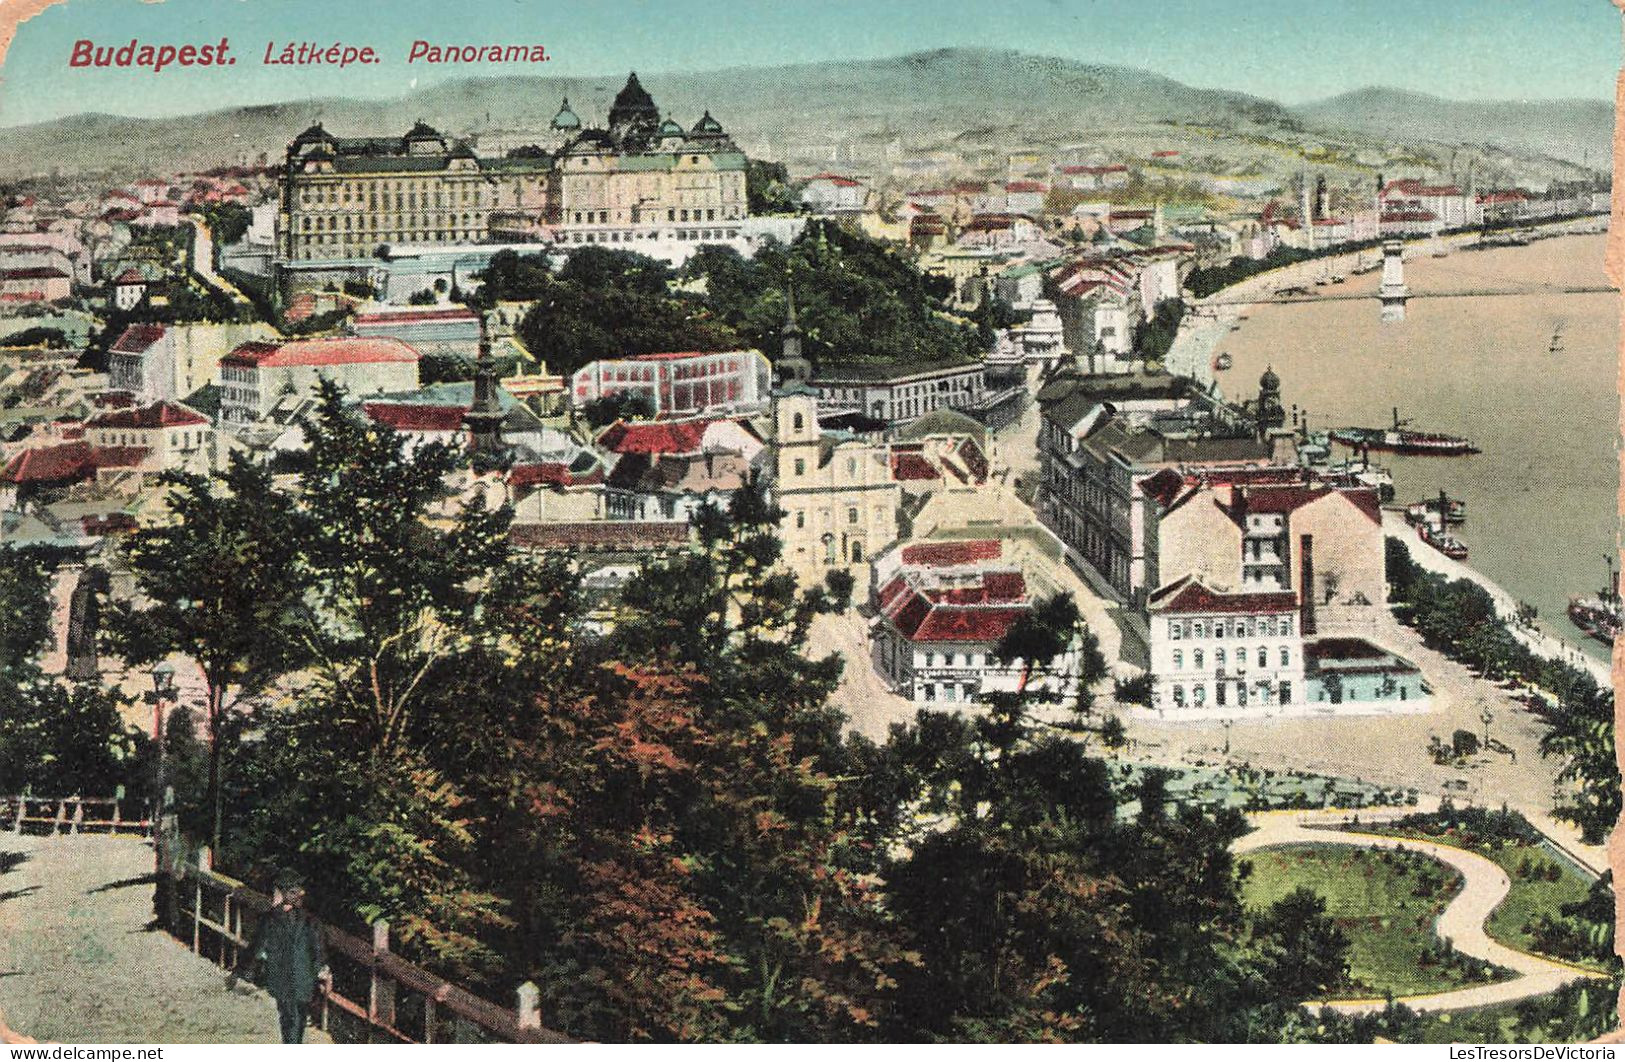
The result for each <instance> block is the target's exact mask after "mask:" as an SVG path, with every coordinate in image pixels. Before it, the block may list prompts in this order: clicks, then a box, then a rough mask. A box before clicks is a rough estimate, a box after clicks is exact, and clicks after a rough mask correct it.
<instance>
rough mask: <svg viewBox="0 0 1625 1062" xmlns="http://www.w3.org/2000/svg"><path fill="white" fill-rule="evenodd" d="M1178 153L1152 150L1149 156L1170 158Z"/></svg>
mask: <svg viewBox="0 0 1625 1062" xmlns="http://www.w3.org/2000/svg"><path fill="white" fill-rule="evenodd" d="M1178 154H1179V152H1177V151H1153V152H1152V153H1151V157H1152V158H1154V159H1171V158H1173V157H1175V156H1176V155H1178Z"/></svg>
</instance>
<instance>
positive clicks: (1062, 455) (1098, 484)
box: [1036, 373, 1297, 602]
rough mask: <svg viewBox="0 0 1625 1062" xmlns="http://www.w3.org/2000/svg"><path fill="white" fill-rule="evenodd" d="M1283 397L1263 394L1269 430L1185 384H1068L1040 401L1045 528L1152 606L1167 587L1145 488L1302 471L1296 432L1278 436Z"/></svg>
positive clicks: (1155, 380) (1065, 380) (1063, 380)
mask: <svg viewBox="0 0 1625 1062" xmlns="http://www.w3.org/2000/svg"><path fill="white" fill-rule="evenodd" d="M1271 375H1273V374H1271ZM1275 387H1276V389H1275V390H1270V389H1268V388H1265V389H1263V390H1261V394H1260V400H1259V404H1260V406H1261V407H1264V408H1266V409H1267V410H1268V414H1267V416H1266V417H1265V418H1263V425H1262V427H1260V426H1259V424H1258V423H1256V422H1255V418H1250V417H1249V415H1247V414H1245V413H1243V412H1242V411H1239V410H1237V409H1235V408H1234V407H1230V406H1227V405H1225V404H1223V403H1220V402H1217V401H1216V400H1215V399H1213V398H1212V396H1210V395H1208V394H1207V393H1206V392H1204V391H1203V390H1202V389H1201V388H1200V386H1198V385H1197V384H1196V383H1195V382H1194V381H1192V380H1189V379H1186V378H1184V377H1176V376H1169V375H1166V374H1158V375H1149V376H1140V375H1135V376H1107V377H1093V378H1080V377H1078V376H1077V375H1075V374H1073V373H1064V374H1062V375H1060V376H1058V377H1057V378H1056V379H1055V380H1053V381H1052V382H1051V383H1050V384H1048V385H1046V386H1045V387H1044V389H1043V390H1041V391H1040V392H1039V394H1038V402H1039V408H1040V414H1041V419H1040V425H1039V433H1038V452H1039V484H1038V496H1037V505H1036V509H1037V511H1038V518H1039V520H1040V521H1041V522H1042V523H1043V524H1044V525H1045V526H1046V527H1048V528H1049V529H1050V530H1052V531H1054V532H1055V533H1056V534H1057V535H1058V536H1060V538H1061V540H1062V541H1063V542H1064V543H1066V545H1067V546H1068V547H1069V548H1070V549H1071V550H1073V551H1074V552H1075V555H1076V556H1077V557H1078V558H1079V559H1081V560H1082V561H1083V562H1084V563H1086V564H1087V565H1088V566H1089V567H1090V568H1092V569H1094V571H1095V572H1096V573H1097V574H1099V575H1100V576H1101V577H1102V578H1103V579H1104V580H1105V581H1106V582H1107V583H1109V584H1110V585H1111V586H1112V588H1113V589H1114V590H1116V592H1117V593H1119V594H1120V595H1122V596H1123V597H1124V598H1125V599H1127V600H1133V601H1136V602H1139V601H1142V600H1143V599H1144V596H1145V595H1146V594H1147V593H1149V592H1150V591H1151V590H1153V589H1155V588H1156V586H1157V585H1158V584H1157V582H1156V572H1155V570H1154V567H1152V566H1148V558H1149V557H1150V554H1151V552H1152V548H1153V545H1154V541H1153V539H1152V534H1153V533H1154V524H1153V521H1154V519H1155V509H1154V508H1153V504H1152V503H1151V502H1150V500H1149V499H1148V495H1147V494H1146V492H1145V490H1144V489H1143V487H1142V483H1143V481H1145V480H1146V479H1149V478H1150V477H1151V476H1153V475H1155V474H1156V473H1157V472H1159V471H1160V470H1162V469H1164V468H1186V469H1192V468H1230V469H1249V468H1252V469H1256V468H1269V467H1290V466H1292V465H1295V464H1296V462H1297V455H1296V448H1295V446H1294V444H1293V439H1292V438H1291V434H1290V431H1289V430H1284V429H1280V428H1278V427H1276V426H1275V425H1278V424H1279V420H1278V419H1277V416H1276V415H1277V414H1278V413H1279V401H1280V399H1279V390H1278V388H1279V381H1278V380H1276V381H1275ZM1163 574H1164V575H1166V574H1167V573H1163Z"/></svg>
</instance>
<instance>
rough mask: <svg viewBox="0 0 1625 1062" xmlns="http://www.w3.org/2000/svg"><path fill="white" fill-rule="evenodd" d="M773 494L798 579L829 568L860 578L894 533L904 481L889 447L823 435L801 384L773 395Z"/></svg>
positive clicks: (811, 578)
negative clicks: (893, 466)
mask: <svg viewBox="0 0 1625 1062" xmlns="http://www.w3.org/2000/svg"><path fill="white" fill-rule="evenodd" d="M773 419H774V429H775V435H774V450H773V469H774V484H773V497H774V501H775V502H777V504H778V506H779V508H781V509H783V510H784V513H785V515H784V518H783V520H782V521H781V522H780V524H779V535H780V537H781V538H782V539H783V540H784V560H785V563H786V564H787V565H788V566H789V567H790V569H791V570H792V571H793V572H795V574H796V577H797V578H798V579H799V580H800V581H801V582H802V583H803V585H816V584H819V583H822V582H823V580H824V576H825V574H826V573H828V572H831V571H845V572H850V573H852V575H853V576H854V578H856V579H857V580H858V583H859V585H862V584H863V583H864V582H865V581H866V580H865V579H864V575H865V574H866V572H867V567H866V566H867V564H868V563H869V561H870V559H871V558H872V557H873V556H874V555H875V554H876V553H878V552H880V551H881V550H882V549H885V548H886V547H887V546H889V545H891V544H892V543H893V542H894V541H896V539H897V509H898V505H899V503H900V502H901V500H902V488H901V487H900V486H899V485H898V483H897V481H896V480H895V479H894V478H893V477H892V470H891V460H890V454H889V448H888V447H887V446H886V444H885V443H879V442H868V441H865V440H862V439H857V438H851V437H845V436H831V437H827V438H826V437H825V435H824V434H823V432H822V431H821V430H820V428H819V424H818V401H817V400H816V399H815V398H814V396H813V395H812V394H810V393H808V392H806V391H805V389H800V388H796V389H792V390H791V392H790V393H781V394H780V395H779V396H778V397H777V398H776V399H775V401H774V409H773Z"/></svg>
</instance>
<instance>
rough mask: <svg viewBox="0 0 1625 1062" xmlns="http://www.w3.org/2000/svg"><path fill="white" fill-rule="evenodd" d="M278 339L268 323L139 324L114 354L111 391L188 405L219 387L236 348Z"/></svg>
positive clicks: (110, 367)
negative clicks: (223, 366)
mask: <svg viewBox="0 0 1625 1062" xmlns="http://www.w3.org/2000/svg"><path fill="white" fill-rule="evenodd" d="M276 334H277V333H276V330H275V329H274V328H272V327H271V326H270V325H268V324H266V323H265V322H263V321H251V322H236V321H198V322H193V323H191V324H150V323H140V324H133V325H130V326H129V327H127V328H126V329H125V330H124V331H123V332H122V333H120V335H119V337H118V339H116V340H115V341H114V342H113V345H112V346H111V347H110V348H109V349H108V353H107V375H108V380H107V386H108V389H109V390H112V391H128V392H130V394H131V395H132V396H134V398H135V399H136V400H137V401H143V402H150V401H156V400H158V399H183V398H186V397H187V396H188V395H191V394H193V393H194V392H196V391H197V390H198V389H199V388H200V387H203V386H204V385H206V384H211V383H214V382H216V378H217V377H218V376H219V372H220V359H221V358H222V357H224V356H225V355H226V354H227V353H228V352H229V351H231V350H232V349H233V348H234V347H236V346H238V345H239V344H242V343H247V342H251V341H254V340H263V339H270V338H272V337H274V336H275V335H276Z"/></svg>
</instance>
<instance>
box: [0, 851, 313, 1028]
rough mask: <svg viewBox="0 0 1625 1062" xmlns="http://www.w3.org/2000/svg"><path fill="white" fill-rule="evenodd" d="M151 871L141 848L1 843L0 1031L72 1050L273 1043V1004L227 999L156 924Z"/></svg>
mask: <svg viewBox="0 0 1625 1062" xmlns="http://www.w3.org/2000/svg"><path fill="white" fill-rule="evenodd" d="M152 870H153V856H152V848H151V846H150V845H149V844H148V843H147V842H146V841H143V840H141V839H139V838H128V837H105V836H89V835H81V836H60V837H29V836H18V835H16V834H11V833H0V1027H4V1026H6V1025H9V1026H10V1027H11V1029H12V1030H14V1032H15V1033H16V1034H20V1035H21V1036H27V1037H32V1038H34V1039H36V1040H41V1041H47V1040H54V1041H68V1042H74V1043H275V1042H277V1041H278V1036H277V1015H276V1004H275V1003H274V1002H273V1001H272V1000H271V997H270V996H268V995H266V994H265V993H264V992H261V991H259V990H257V989H253V988H250V987H248V986H247V985H242V984H239V985H238V986H237V988H236V989H235V990H228V989H227V988H226V986H225V975H224V974H223V973H222V972H221V970H220V969H219V968H218V967H216V966H215V965H214V964H212V963H210V962H209V961H208V960H207V959H201V958H199V957H198V956H196V955H193V954H192V953H191V952H190V951H188V950H187V949H186V948H185V947H184V946H182V945H181V944H180V943H179V942H178V941H176V940H175V939H174V938H173V937H171V936H169V935H168V934H166V933H164V932H162V931H161V930H158V929H156V928H155V927H153V926H152V924H151V923H152V917H153V910H152V900H153V887H152V876H151V875H152ZM308 1039H309V1040H311V1041H312V1042H315V1041H323V1040H325V1039H326V1037H325V1036H324V1035H322V1034H321V1033H320V1032H318V1031H317V1030H315V1029H312V1030H310V1033H309V1036H308Z"/></svg>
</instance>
